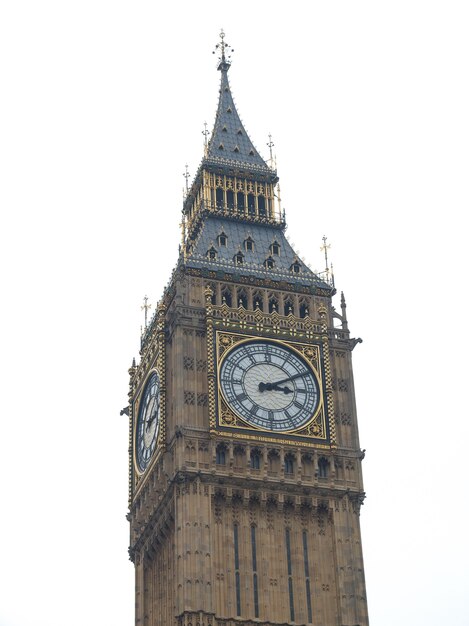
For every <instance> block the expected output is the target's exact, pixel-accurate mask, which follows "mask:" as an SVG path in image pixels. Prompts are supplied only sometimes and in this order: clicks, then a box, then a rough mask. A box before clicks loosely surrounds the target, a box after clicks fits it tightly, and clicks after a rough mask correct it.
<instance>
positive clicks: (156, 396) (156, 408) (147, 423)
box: [136, 372, 160, 472]
mask: <svg viewBox="0 0 469 626" xmlns="http://www.w3.org/2000/svg"><path fill="white" fill-rule="evenodd" d="M159 426H160V379H159V376H158V374H157V373H156V372H153V374H152V375H151V376H150V378H149V379H148V382H147V384H146V386H145V390H144V392H143V396H142V400H141V402H140V407H139V410H138V419H137V437H136V458H137V465H138V468H139V469H140V471H142V472H143V471H145V469H146V468H147V465H148V463H149V462H150V459H151V457H152V456H153V452H154V451H155V448H156V441H157V438H158V430H159Z"/></svg>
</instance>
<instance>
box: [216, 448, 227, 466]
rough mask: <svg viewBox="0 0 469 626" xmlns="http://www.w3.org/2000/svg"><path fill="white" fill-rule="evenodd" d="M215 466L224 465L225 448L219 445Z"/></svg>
mask: <svg viewBox="0 0 469 626" xmlns="http://www.w3.org/2000/svg"><path fill="white" fill-rule="evenodd" d="M217 465H226V446H225V444H224V443H219V444H218V446H217Z"/></svg>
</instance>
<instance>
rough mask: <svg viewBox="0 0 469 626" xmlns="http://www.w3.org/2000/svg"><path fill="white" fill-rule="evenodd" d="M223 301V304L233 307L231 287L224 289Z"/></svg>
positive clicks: (222, 293)
mask: <svg viewBox="0 0 469 626" xmlns="http://www.w3.org/2000/svg"><path fill="white" fill-rule="evenodd" d="M221 301H222V303H223V304H226V305H228V306H231V304H232V297H231V290H230V289H229V287H224V288H223V289H222V292H221Z"/></svg>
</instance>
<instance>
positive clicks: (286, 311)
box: [283, 296, 293, 315]
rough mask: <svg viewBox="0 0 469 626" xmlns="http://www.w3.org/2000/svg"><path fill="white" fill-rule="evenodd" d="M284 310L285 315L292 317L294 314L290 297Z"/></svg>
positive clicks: (285, 301) (284, 304)
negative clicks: (291, 314)
mask: <svg viewBox="0 0 469 626" xmlns="http://www.w3.org/2000/svg"><path fill="white" fill-rule="evenodd" d="M283 309H284V314H285V315H290V313H293V300H292V299H291V298H290V296H288V298H285V300H284V302H283Z"/></svg>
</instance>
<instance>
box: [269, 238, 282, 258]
mask: <svg viewBox="0 0 469 626" xmlns="http://www.w3.org/2000/svg"><path fill="white" fill-rule="evenodd" d="M270 252H271V254H275V255H276V256H278V255H279V254H280V244H279V243H278V242H277V241H274V243H273V244H271V246H270Z"/></svg>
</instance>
